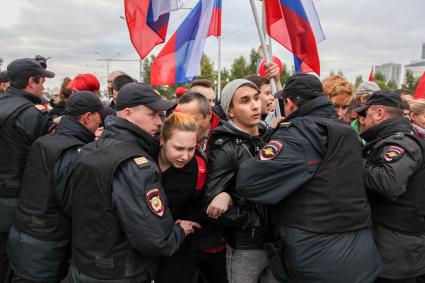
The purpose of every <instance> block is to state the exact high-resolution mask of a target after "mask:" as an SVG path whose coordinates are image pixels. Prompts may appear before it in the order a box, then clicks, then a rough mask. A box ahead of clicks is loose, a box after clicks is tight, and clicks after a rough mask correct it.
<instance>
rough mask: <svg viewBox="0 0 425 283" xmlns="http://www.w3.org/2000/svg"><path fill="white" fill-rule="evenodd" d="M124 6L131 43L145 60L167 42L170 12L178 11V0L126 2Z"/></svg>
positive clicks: (128, 0) (125, 0) (130, 0)
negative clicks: (155, 49) (156, 48)
mask: <svg viewBox="0 0 425 283" xmlns="http://www.w3.org/2000/svg"><path fill="white" fill-rule="evenodd" d="M124 6H125V19H126V21H127V26H128V31H129V32H130V38H131V42H132V43H133V46H134V48H135V49H136V51H137V53H139V55H140V57H141V58H142V59H144V58H145V57H146V56H147V55H148V54H149V52H150V51H151V50H152V49H153V48H154V47H155V46H156V45H158V44H160V43H163V42H164V41H165V36H166V35H167V28H168V21H169V19H170V12H171V11H173V10H177V9H178V5H177V0H161V1H159V0H124Z"/></svg>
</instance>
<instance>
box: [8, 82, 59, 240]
mask: <svg viewBox="0 0 425 283" xmlns="http://www.w3.org/2000/svg"><path fill="white" fill-rule="evenodd" d="M40 102H41V101H40V98H38V97H36V96H34V95H31V94H29V93H26V92H25V91H23V90H20V89H17V88H13V87H12V88H9V89H8V95H6V96H3V97H2V98H0V160H2V161H3V162H1V163H0V214H1V215H2V217H1V220H0V231H2V232H6V231H8V230H9V228H10V226H11V225H12V223H13V219H14V214H15V208H16V197H18V196H19V191H20V189H21V183H22V174H23V172H24V168H25V162H26V158H27V154H28V150H29V147H30V146H31V144H32V143H33V142H34V141H35V140H36V139H37V138H39V137H41V136H43V135H45V134H47V133H48V132H49V130H51V128H52V125H53V122H52V120H51V118H50V117H49V116H48V114H47V112H46V111H44V110H40V109H41V107H39V106H37V104H40ZM5 160H7V162H4V161H5Z"/></svg>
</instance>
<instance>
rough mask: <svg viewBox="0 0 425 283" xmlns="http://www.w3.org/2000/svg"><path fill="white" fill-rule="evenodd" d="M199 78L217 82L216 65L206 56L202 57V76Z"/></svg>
mask: <svg viewBox="0 0 425 283" xmlns="http://www.w3.org/2000/svg"><path fill="white" fill-rule="evenodd" d="M197 78H198V79H207V80H210V81H212V82H214V81H215V80H217V71H215V70H214V63H213V62H212V60H211V59H210V58H209V57H208V56H207V55H205V54H203V55H202V60H201V75H200V76H198V77H197Z"/></svg>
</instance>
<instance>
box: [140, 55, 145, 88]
mask: <svg viewBox="0 0 425 283" xmlns="http://www.w3.org/2000/svg"><path fill="white" fill-rule="evenodd" d="M139 77H140V78H139V82H141V83H143V82H144V81H143V59H140V61H139Z"/></svg>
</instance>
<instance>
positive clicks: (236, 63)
mask: <svg viewBox="0 0 425 283" xmlns="http://www.w3.org/2000/svg"><path fill="white" fill-rule="evenodd" d="M248 74H249V70H248V66H247V63H246V59H245V57H243V56H239V57H238V58H236V59H234V60H233V63H232V67H231V69H230V80H235V79H241V78H243V77H245V76H246V75H248Z"/></svg>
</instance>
